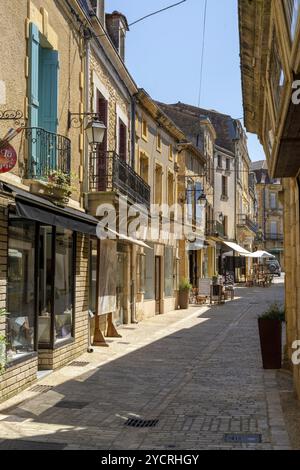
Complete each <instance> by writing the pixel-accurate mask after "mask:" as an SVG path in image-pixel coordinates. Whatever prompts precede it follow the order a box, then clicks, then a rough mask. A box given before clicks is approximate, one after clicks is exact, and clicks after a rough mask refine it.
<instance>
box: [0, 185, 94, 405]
mask: <svg viewBox="0 0 300 470" xmlns="http://www.w3.org/2000/svg"><path fill="white" fill-rule="evenodd" d="M1 189H2V194H5V195H7V201H8V203H7V206H6V207H5V208H3V209H2V212H1V214H2V219H4V220H1V226H2V232H1V235H2V239H3V238H4V236H5V237H6V240H7V258H6V260H5V261H6V267H7V271H6V272H7V275H6V279H5V283H6V293H5V299H3V300H4V305H5V308H6V311H7V315H6V325H5V337H6V358H7V367H6V371H5V372H4V374H3V376H2V377H1V380H0V399H1V398H3V397H5V396H6V395H10V394H12V392H13V390H12V389H11V387H10V383H11V382H10V381H11V377H15V384H14V390H16V391H18V384H19V389H21V388H24V386H26V385H27V384H28V383H30V382H33V381H34V380H35V379H36V378H37V372H38V370H52V369H56V368H58V367H61V366H63V365H64V364H66V363H68V362H70V361H71V360H72V359H73V358H74V357H76V356H78V355H80V354H81V353H82V352H84V351H85V350H86V348H87V345H88V301H89V292H88V287H89V286H88V282H89V279H88V248H89V237H90V235H96V226H97V220H96V219H94V218H93V217H90V216H88V215H86V214H85V213H84V212H81V211H79V210H74V209H70V208H62V207H58V206H56V205H55V204H53V203H52V202H50V201H48V200H47V199H44V198H42V197H39V196H35V195H33V194H31V193H29V192H27V191H24V190H22V189H19V188H17V187H14V186H11V185H7V184H3V185H2V188H1ZM1 272H2V274H3V271H1ZM1 279H2V278H1ZM2 282H3V283H4V279H2ZM24 365H26V368H25V369H26V370H25V369H24ZM20 371H22V372H21V373H20ZM23 372H24V373H23Z"/></svg>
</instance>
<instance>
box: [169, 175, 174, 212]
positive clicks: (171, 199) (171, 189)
mask: <svg viewBox="0 0 300 470" xmlns="http://www.w3.org/2000/svg"><path fill="white" fill-rule="evenodd" d="M174 202H175V201H174V175H173V174H172V173H168V204H169V207H172V206H173V204H174Z"/></svg>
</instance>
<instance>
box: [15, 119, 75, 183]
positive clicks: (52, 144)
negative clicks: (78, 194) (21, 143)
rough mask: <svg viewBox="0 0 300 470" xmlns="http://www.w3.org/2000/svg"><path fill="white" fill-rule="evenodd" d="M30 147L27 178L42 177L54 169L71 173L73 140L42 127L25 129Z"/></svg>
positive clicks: (28, 146) (26, 171)
mask: <svg viewBox="0 0 300 470" xmlns="http://www.w3.org/2000/svg"><path fill="white" fill-rule="evenodd" d="M24 134H25V139H26V140H27V148H28V164H27V167H26V170H25V173H26V175H25V176H26V178H30V179H31V178H32V179H42V178H44V177H47V176H48V175H49V174H50V173H52V172H53V171H59V172H61V173H64V174H67V175H70V170H71V141H70V139H68V138H67V137H64V136H62V135H59V134H54V133H53V132H48V131H46V130H45V129H42V128H40V127H32V128H27V129H25V130H24Z"/></svg>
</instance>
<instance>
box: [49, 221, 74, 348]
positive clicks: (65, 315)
mask: <svg viewBox="0 0 300 470" xmlns="http://www.w3.org/2000/svg"><path fill="white" fill-rule="evenodd" d="M55 242H56V243H55V245H56V249H55V282H54V316H55V342H59V341H62V340H66V339H68V338H71V337H72V328H73V232H72V231H70V230H66V229H62V228H57V229H56V240H55Z"/></svg>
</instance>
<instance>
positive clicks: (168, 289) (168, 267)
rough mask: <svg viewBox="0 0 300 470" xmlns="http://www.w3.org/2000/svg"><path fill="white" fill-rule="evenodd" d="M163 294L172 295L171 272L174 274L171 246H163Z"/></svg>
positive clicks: (172, 282)
mask: <svg viewBox="0 0 300 470" xmlns="http://www.w3.org/2000/svg"><path fill="white" fill-rule="evenodd" d="M164 261H165V269H164V271H165V296H166V297H172V296H173V284H174V280H173V274H174V266H173V248H172V247H169V246H166V247H165V257H164Z"/></svg>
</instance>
